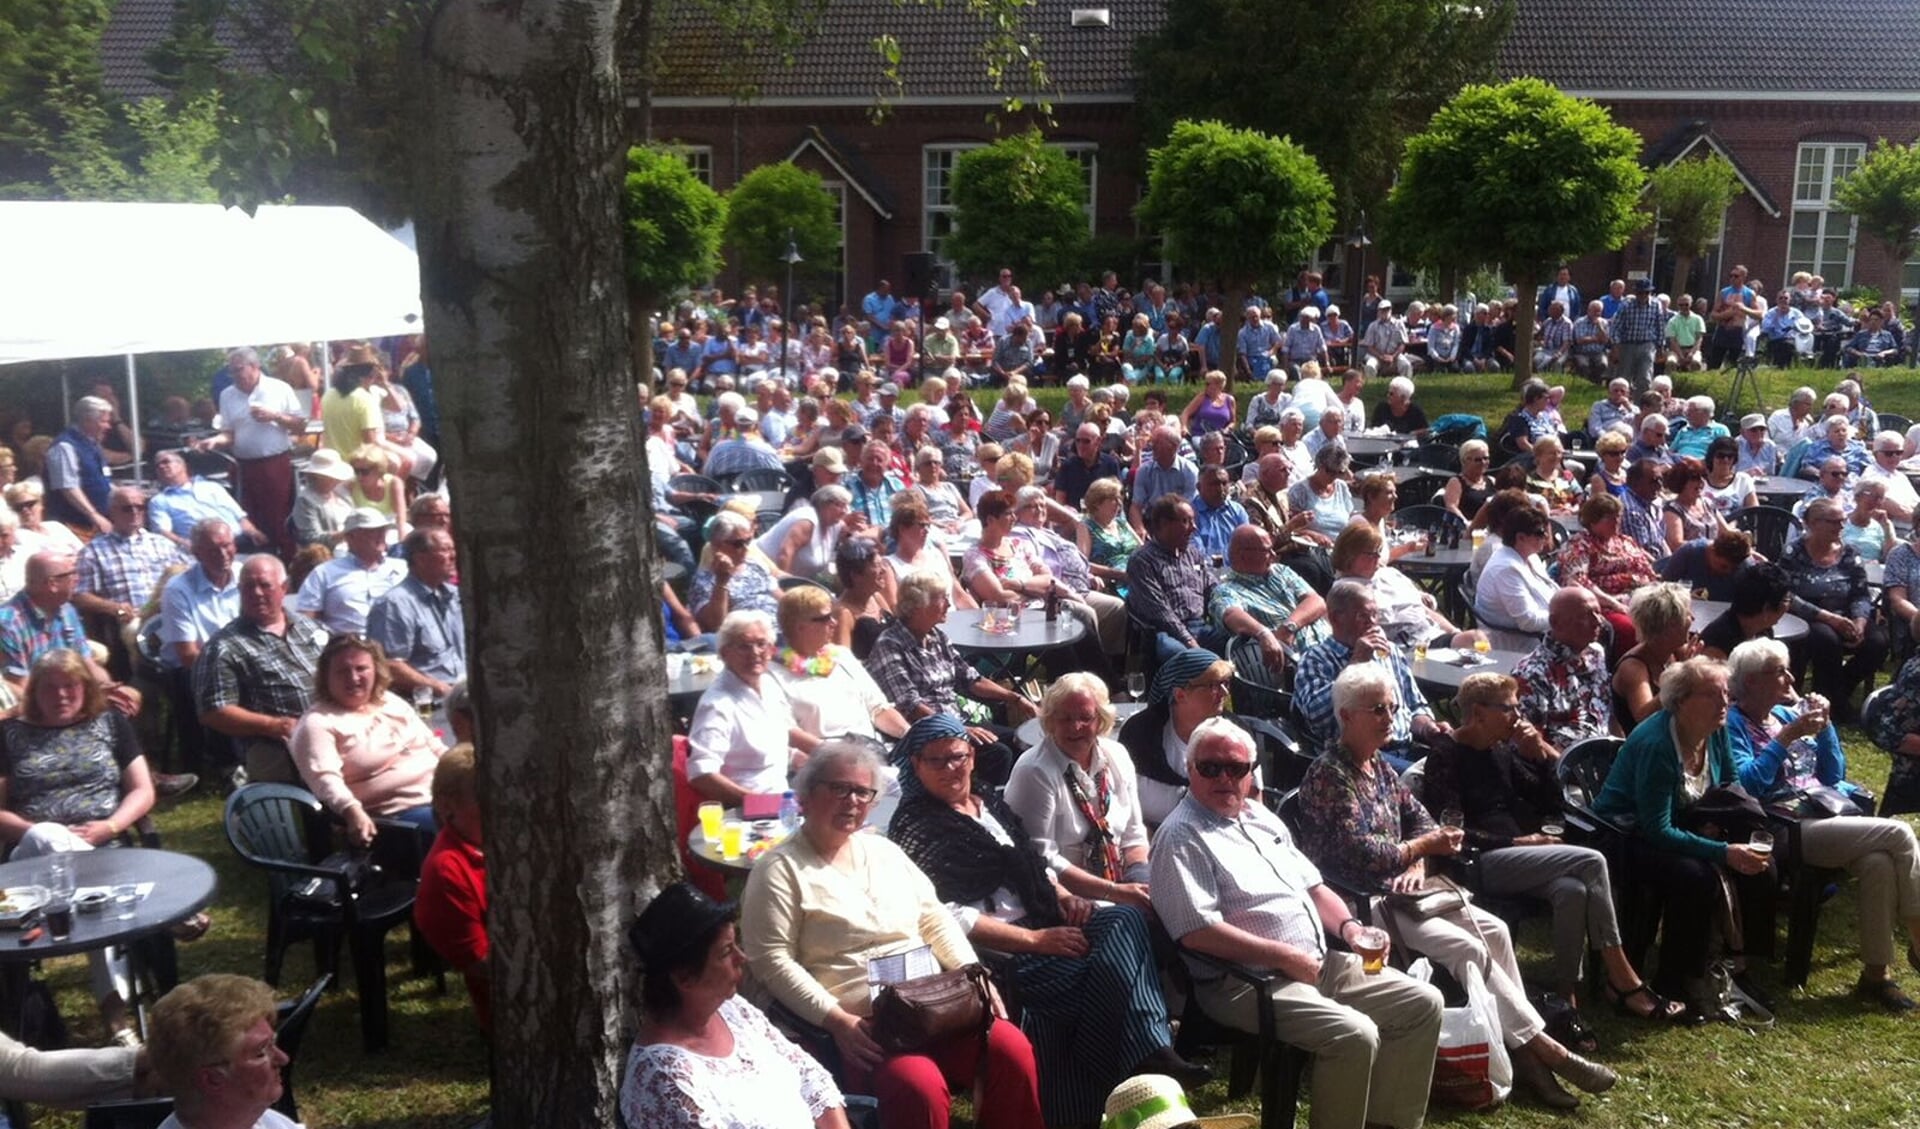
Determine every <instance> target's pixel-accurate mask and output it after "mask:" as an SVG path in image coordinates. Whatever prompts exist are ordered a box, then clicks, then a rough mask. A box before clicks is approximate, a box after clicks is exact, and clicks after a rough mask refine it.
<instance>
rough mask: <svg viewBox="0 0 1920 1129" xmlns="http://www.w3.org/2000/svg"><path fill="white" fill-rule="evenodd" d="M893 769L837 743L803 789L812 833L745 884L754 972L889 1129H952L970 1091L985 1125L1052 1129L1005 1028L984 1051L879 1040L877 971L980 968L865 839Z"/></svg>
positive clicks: (801, 834) (961, 940)
mask: <svg viewBox="0 0 1920 1129" xmlns="http://www.w3.org/2000/svg"><path fill="white" fill-rule="evenodd" d="M949 755H955V754H949ZM882 767H883V766H882V765H881V762H880V758H879V756H878V755H876V754H875V753H874V752H872V751H871V750H870V749H868V748H867V746H866V745H865V743H863V742H857V741H850V740H834V741H828V742H826V743H825V744H823V745H822V746H821V747H820V748H819V749H817V750H815V752H814V755H813V757H812V758H811V759H809V760H808V761H807V763H806V764H805V765H804V766H802V768H801V770H800V772H799V773H798V774H797V775H796V776H795V777H794V781H793V784H794V793H795V795H797V796H798V797H799V799H800V810H801V812H802V821H801V824H800V828H799V830H798V831H797V832H796V833H794V834H792V835H789V836H788V837H787V838H786V839H785V840H784V841H782V842H781V843H780V845H779V846H777V847H775V848H773V849H772V850H771V851H769V852H767V853H766V854H765V855H764V856H762V857H761V859H760V861H759V862H758V863H756V864H755V865H754V868H753V873H752V874H751V875H750V876H749V877H748V878H747V892H746V897H745V898H744V899H743V907H742V913H741V925H742V926H743V929H742V930H741V932H742V934H743V935H744V936H745V938H746V943H745V944H744V945H743V946H742V947H743V948H744V949H745V950H746V954H747V963H748V965H749V966H751V967H752V969H753V974H754V978H755V979H756V980H757V981H758V982H759V983H760V985H761V986H762V987H763V988H764V989H765V990H766V992H767V994H768V995H769V996H771V997H772V998H773V999H774V1000H775V1001H776V1002H778V1003H779V1004H780V1005H781V1006H782V1007H785V1008H786V1009H787V1010H788V1011H791V1012H792V1013H793V1014H794V1015H795V1016H797V1017H798V1018H799V1019H800V1020H801V1021H802V1022H805V1023H809V1024H813V1025H815V1026H818V1027H822V1028H825V1029H826V1032H827V1034H828V1035H829V1036H831V1038H832V1040H833V1047H834V1050H835V1052H837V1054H838V1057H839V1060H840V1070H839V1071H838V1073H839V1076H840V1078H841V1079H842V1080H843V1081H844V1082H845V1083H846V1085H847V1087H848V1088H849V1089H852V1090H857V1091H861V1092H865V1093H870V1094H872V1095H874V1096H875V1097H876V1098H878V1099H879V1102H880V1107H881V1108H882V1109H884V1110H887V1111H888V1112H887V1117H888V1119H889V1123H898V1124H903V1125H928V1126H942V1125H945V1124H947V1119H948V1117H949V1109H948V1106H949V1102H950V1100H951V1099H950V1094H951V1092H952V1090H953V1089H954V1088H956V1087H959V1088H965V1089H970V1090H974V1092H975V1093H976V1094H977V1095H978V1100H979V1104H978V1105H977V1106H976V1108H975V1112H974V1116H975V1118H976V1119H977V1120H978V1122H979V1123H980V1124H982V1125H992V1126H994V1127H995V1129H1002V1127H1005V1129H1041V1127H1042V1126H1044V1125H1045V1124H1046V1122H1045V1119H1044V1118H1043V1117H1042V1116H1041V1112H1040V1094H1039V1078H1038V1073H1037V1070H1036V1068H1035V1066H1034V1054H1033V1046H1032V1044H1031V1043H1029V1042H1028V1041H1027V1037H1026V1036H1025V1035H1023V1034H1022V1033H1021V1032H1020V1029H1019V1028H1017V1027H1015V1026H1014V1025H1013V1024H1011V1023H1008V1022H1007V1021H1006V1020H1005V1019H995V1020H994V1021H993V1024H992V1026H991V1027H990V1028H989V1029H988V1032H987V1037H986V1039H985V1040H984V1041H983V1040H981V1039H979V1038H977V1037H975V1036H973V1035H966V1036H960V1037H956V1038H954V1039H952V1040H950V1041H948V1042H945V1043H940V1044H937V1045H934V1046H930V1047H926V1048H923V1049H921V1050H919V1051H917V1052H890V1051H888V1050H886V1049H884V1048H882V1047H881V1046H880V1044H879V1043H878V1042H876V1041H875V1039H874V1035H875V1032H874V1026H873V1021H872V1019H871V1018H869V1017H870V1015H871V1013H872V1009H873V1001H872V994H871V991H870V988H869V984H868V979H867V978H868V974H869V968H870V965H871V963H872V961H873V960H875V959H876V958H879V957H888V956H896V955H900V954H904V953H907V952H911V951H913V950H915V949H920V948H930V949H931V950H932V953H933V958H934V960H935V962H936V963H938V964H939V966H940V967H941V968H943V969H955V968H960V967H962V966H963V965H967V964H971V963H973V962H974V960H975V954H974V950H973V946H972V945H971V944H969V943H968V941H967V937H966V932H965V931H964V930H963V929H962V928H961V926H960V923H959V921H958V920H957V919H956V918H955V916H954V914H953V912H952V911H951V910H949V909H948V907H947V906H946V905H945V904H944V903H943V902H942V901H941V898H940V895H939V894H938V893H937V892H936V891H935V890H934V885H933V883H932V882H931V881H930V880H929V879H928V878H927V875H926V873H925V872H924V871H922V870H920V868H918V867H916V866H915V865H914V864H913V862H912V860H910V859H909V858H908V857H907V855H906V853H905V852H903V851H902V850H901V849H900V847H898V846H896V845H895V844H894V843H893V842H892V841H891V840H889V839H887V838H884V837H882V836H879V835H863V834H861V833H860V832H861V831H862V830H863V829H864V828H865V826H866V822H867V812H868V809H869V807H870V805H871V804H872V803H873V801H874V800H875V799H876V798H877V797H878V795H879V789H880V788H881V787H882V785H883V782H884V775H883V772H882ZM996 1010H997V1009H996ZM976 1086H977V1089H976ZM895 1119H897V1122H895Z"/></svg>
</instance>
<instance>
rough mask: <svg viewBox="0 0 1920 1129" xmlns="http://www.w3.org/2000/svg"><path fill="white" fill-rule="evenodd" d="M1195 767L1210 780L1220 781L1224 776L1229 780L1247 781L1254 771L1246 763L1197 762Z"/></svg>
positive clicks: (1194, 763)
mask: <svg viewBox="0 0 1920 1129" xmlns="http://www.w3.org/2000/svg"><path fill="white" fill-rule="evenodd" d="M1193 767H1194V769H1195V771H1197V772H1199V773H1200V775H1201V776H1204V777H1206V778H1207V779H1208V780H1218V779H1220V778H1221V777H1222V776H1224V777H1227V778H1228V779H1229V780H1245V779H1246V778H1247V776H1248V774H1249V773H1251V772H1252V771H1253V765H1252V764H1250V763H1248V762H1246V761H1195V762H1193Z"/></svg>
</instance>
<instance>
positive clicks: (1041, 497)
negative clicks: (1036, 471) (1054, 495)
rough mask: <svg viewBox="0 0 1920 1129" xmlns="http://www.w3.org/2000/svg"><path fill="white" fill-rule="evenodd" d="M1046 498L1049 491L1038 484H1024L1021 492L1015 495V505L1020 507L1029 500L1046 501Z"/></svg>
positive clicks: (1016, 507) (1017, 507)
mask: <svg viewBox="0 0 1920 1129" xmlns="http://www.w3.org/2000/svg"><path fill="white" fill-rule="evenodd" d="M1046 500H1047V492H1046V491H1045V490H1042V489H1040V488H1039V487H1038V486H1022V487H1021V488H1020V492H1019V493H1017V494H1015V495H1014V496H1013V506H1014V508H1015V509H1019V508H1020V507H1021V506H1024V505H1026V504H1027V503H1028V502H1041V503H1045V502H1046Z"/></svg>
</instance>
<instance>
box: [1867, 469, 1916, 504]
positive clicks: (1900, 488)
mask: <svg viewBox="0 0 1920 1129" xmlns="http://www.w3.org/2000/svg"><path fill="white" fill-rule="evenodd" d="M1860 481H1861V482H1880V483H1884V484H1885V485H1886V488H1887V501H1889V502H1892V503H1893V504H1895V505H1896V506H1905V507H1906V508H1907V509H1909V510H1912V509H1913V508H1914V507H1916V506H1920V492H1916V491H1915V490H1914V488H1913V481H1912V480H1911V479H1909V478H1908V477H1907V476H1906V475H1904V474H1902V473H1900V472H1899V471H1897V470H1888V469H1887V468H1885V467H1883V466H1881V465H1880V464H1879V463H1878V462H1873V463H1869V464H1867V469H1865V470H1863V471H1861V472H1860Z"/></svg>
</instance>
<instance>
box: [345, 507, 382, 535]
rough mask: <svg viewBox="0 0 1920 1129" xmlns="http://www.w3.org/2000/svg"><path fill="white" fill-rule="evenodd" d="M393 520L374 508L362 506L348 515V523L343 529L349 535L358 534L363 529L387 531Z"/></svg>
mask: <svg viewBox="0 0 1920 1129" xmlns="http://www.w3.org/2000/svg"><path fill="white" fill-rule="evenodd" d="M392 524H393V519H392V518H390V517H388V516H387V515H386V514H385V513H383V512H381V511H380V510H376V509H374V508H373V507H372V506H361V507H359V508H357V509H355V510H354V511H353V512H352V513H350V514H348V515H347V520H346V523H345V524H344V525H343V526H342V527H341V528H342V529H344V530H346V532H348V533H357V532H359V531H360V530H362V529H386V528H387V527H388V526H391V525H392Z"/></svg>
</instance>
